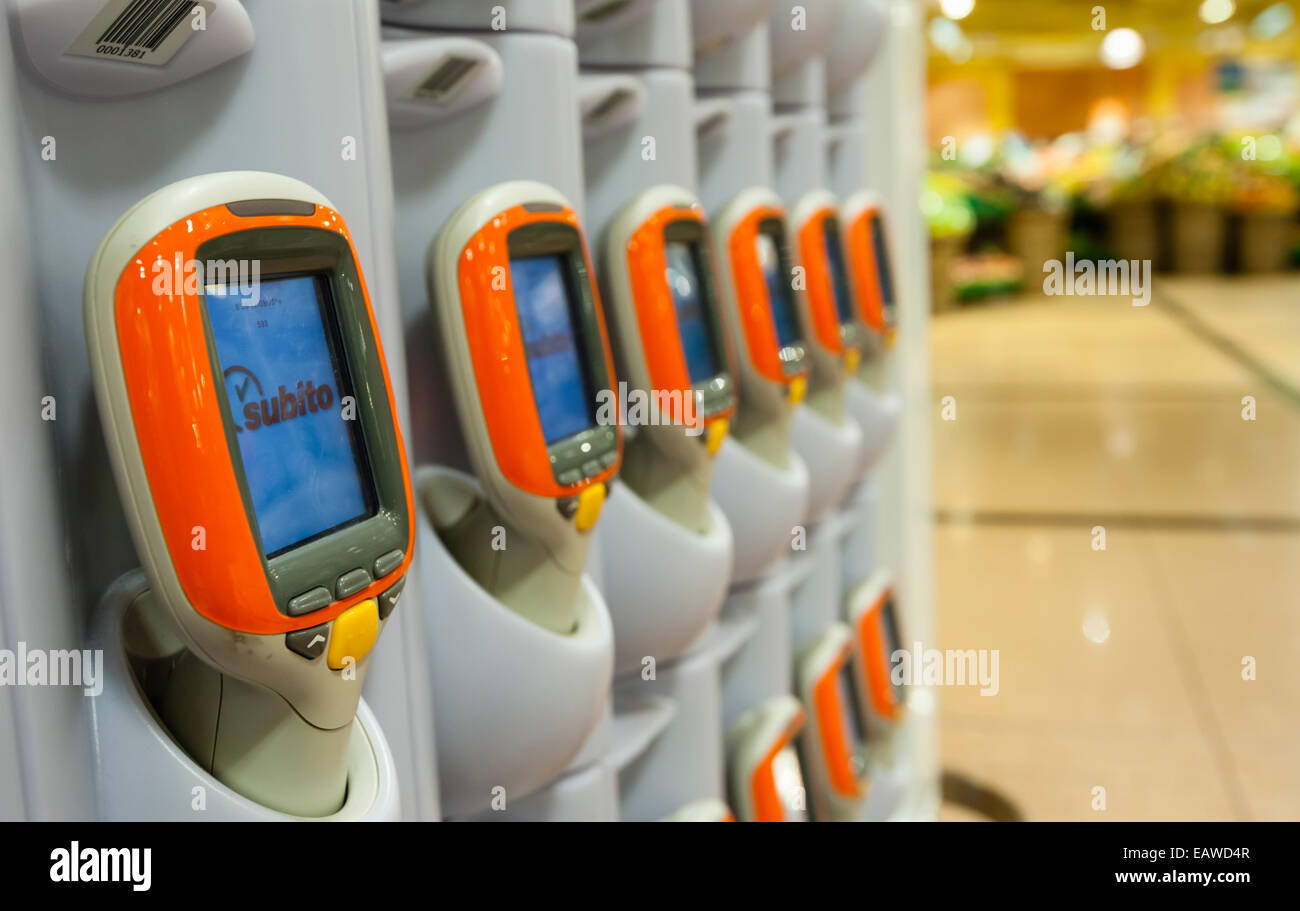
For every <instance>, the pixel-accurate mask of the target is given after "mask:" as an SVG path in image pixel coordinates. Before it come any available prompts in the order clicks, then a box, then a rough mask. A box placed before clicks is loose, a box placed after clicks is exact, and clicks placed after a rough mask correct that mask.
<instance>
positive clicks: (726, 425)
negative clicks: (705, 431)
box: [704, 418, 731, 455]
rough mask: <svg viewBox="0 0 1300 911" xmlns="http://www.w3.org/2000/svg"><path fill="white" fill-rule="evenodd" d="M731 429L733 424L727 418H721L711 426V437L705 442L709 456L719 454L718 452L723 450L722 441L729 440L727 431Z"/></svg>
mask: <svg viewBox="0 0 1300 911" xmlns="http://www.w3.org/2000/svg"><path fill="white" fill-rule="evenodd" d="M730 428H731V422H730V421H728V420H727V419H726V418H719V419H718V420H716V421H714V422H713V423H712V424H710V425H709V435H708V436H707V437H706V438H705V441H704V446H705V448H706V449H708V450H709V455H717V454H718V450H719V449H721V448H722V441H723V440H725V439H726V438H727V431H728V430H729V429H730Z"/></svg>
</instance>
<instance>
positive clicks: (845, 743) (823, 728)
mask: <svg viewBox="0 0 1300 911" xmlns="http://www.w3.org/2000/svg"><path fill="white" fill-rule="evenodd" d="M847 658H848V649H847V648H846V649H845V650H844V651H843V652H842V653H841V654H840V657H839V658H837V659H836V660H835V661H834V662H832V663H831V666H830V667H829V668H827V669H826V672H825V673H824V674H822V676H821V679H819V680H818V681H817V682H816V683H815V684H814V685H813V706H814V708H815V709H816V711H817V736H818V738H819V739H820V740H821V744H822V755H823V756H825V757H826V767H827V771H829V772H830V778H831V787H833V788H834V789H835V790H836V791H837V792H839V793H840V794H843V795H845V796H847V797H856V796H857V795H858V779H857V776H855V775H854V774H853V757H852V754H851V752H850V745H849V738H848V732H847V731H845V729H844V712H845V710H846V708H845V706H844V703H843V702H842V701H841V700H840V689H839V680H838V678H839V674H840V671H841V670H843V667H844V662H845V661H846V660H847Z"/></svg>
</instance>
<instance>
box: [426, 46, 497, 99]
mask: <svg viewBox="0 0 1300 911" xmlns="http://www.w3.org/2000/svg"><path fill="white" fill-rule="evenodd" d="M482 62H483V61H482V60H479V59H477V58H474V57H457V56H455V55H451V56H448V57H446V58H445V59H443V60H441V61H439V63H438V65H437V66H436V67H435V68H434V70H433V73H431V74H430V75H429V77H428V78H427V79H425V80H424V82H422V83H420V84H419V85H418V86H416V89H415V93H414V94H415V96H416V97H417V98H428V99H430V100H431V101H446V100H449V99H450V96H451V95H452V94H453V93H455V92H456V91H457V90H459V89H460V87H461V84H462V83H463V82H464V80H465V79H466V77H468V76H469V74H470V73H472V72H474V70H476V69H478V66H479V64H480V63H482Z"/></svg>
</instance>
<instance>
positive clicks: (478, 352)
mask: <svg viewBox="0 0 1300 911" xmlns="http://www.w3.org/2000/svg"><path fill="white" fill-rule="evenodd" d="M539 222H558V223H560V224H564V225H568V226H570V227H572V228H574V229H576V230H577V231H578V236H579V237H582V228H581V226H580V224H579V222H578V216H577V213H575V212H574V211H573V210H572V209H571V208H569V207H567V206H565V207H562V208H560V209H558V210H548V211H534V212H530V211H529V210H528V209H527V208H525V207H524V206H523V205H518V206H512V207H511V208H509V209H506V210H505V211H503V212H500V213H498V214H497V215H495V216H493V217H492V219H491V220H490V221H488V222H487V223H486V224H484V225H483V226H482V227H481V228H479V229H478V231H476V232H475V233H474V235H473V236H472V237H470V239H469V241H468V242H466V244H465V246H464V248H463V249H462V250H461V251H460V256H459V257H458V261H457V272H456V281H457V285H458V286H459V288H460V299H461V315H462V317H463V318H464V320H465V336H466V339H467V341H468V344H469V353H470V360H471V361H472V362H473V365H474V379H475V382H476V383H477V385H478V396H479V401H480V402H481V403H482V406H483V416H484V420H485V421H486V423H487V432H488V437H489V439H491V441H492V451H493V453H494V454H495V456H496V460H497V465H498V466H499V467H500V469H501V473H502V474H503V475H504V476H505V478H506V480H507V481H509V482H510V483H511V484H513V485H514V486H515V487H517V488H519V489H520V490H523V491H525V492H527V493H530V494H534V495H536V496H539V497H571V496H573V495H574V494H575V493H577V492H579V491H581V490H584V489H585V488H587V487H590V486H591V485H593V484H599V483H602V482H605V481H608V480H609V479H610V478H612V477H613V476H614V474H615V473H616V472H617V471H618V466H619V463H620V462H621V461H622V457H623V430H622V428H621V427H619V426H617V425H616V426H615V434H616V436H617V440H618V453H619V462H615V463H614V464H613V465H612V466H610V467H609V468H607V469H605V470H604V471H602V472H600V473H599V474H597V475H594V476H592V477H590V478H586V479H584V480H583V481H581V482H580V483H578V484H573V485H570V486H564V485H561V484H560V483H559V482H558V481H556V480H555V476H554V474H553V473H552V471H551V465H550V454H549V452H548V450H547V446H546V437H545V435H544V434H543V433H542V420H541V418H540V417H539V416H538V413H537V405H536V399H535V397H534V395H533V383H532V379H531V378H530V377H529V374H528V358H527V355H526V354H525V353H524V339H523V334H522V332H521V330H520V328H519V314H518V312H517V311H516V310H515V294H514V285H513V283H512V280H511V276H510V249H509V243H508V240H509V236H510V233H511V232H512V231H515V230H517V229H518V228H522V227H524V226H526V225H531V224H537V223H539ZM582 258H583V262H584V263H585V264H586V269H587V281H588V282H589V283H590V286H591V299H592V301H593V302H594V304H595V306H596V320H597V323H598V325H599V327H600V343H601V347H602V349H603V351H602V354H603V356H604V358H605V370H606V376H608V377H609V378H610V391H611V393H612V394H613V396H614V398H613V400H612V401H613V403H614V406H615V412H614V413H615V414H617V413H618V381H617V379H616V374H615V373H614V359H613V357H612V355H611V354H610V347H609V333H608V331H607V330H606V327H605V314H604V313H603V312H602V310H601V306H600V292H599V291H598V290H597V289H596V283H595V281H594V278H593V276H594V274H595V273H594V272H593V271H592V268H591V256H590V255H589V254H588V252H587V244H586V241H585V240H584V241H583V243H582ZM502 282H504V287H502V288H500V289H497V288H493V284H502ZM576 329H577V327H575V331H576ZM596 391H597V390H594V389H593V390H592V392H593V393H594V392H596Z"/></svg>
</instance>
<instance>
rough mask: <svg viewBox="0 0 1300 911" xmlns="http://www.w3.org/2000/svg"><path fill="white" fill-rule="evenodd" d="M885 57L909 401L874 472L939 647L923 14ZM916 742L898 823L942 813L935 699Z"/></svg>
mask: <svg viewBox="0 0 1300 911" xmlns="http://www.w3.org/2000/svg"><path fill="white" fill-rule="evenodd" d="M888 12H889V15H888V21H887V26H886V28H887V33H886V36H885V40H884V41H883V47H882V50H881V55H880V58H879V59H878V60H877V61H876V63H875V65H874V66H872V68H871V70H870V71H869V72H868V74H867V81H866V87H867V102H868V103H867V118H868V136H867V149H868V155H869V161H868V174H869V175H870V179H871V185H872V187H873V188H875V189H876V190H877V192H879V193H880V194H881V197H882V199H883V201H884V203H885V211H886V212H887V213H888V216H889V218H890V239H891V240H892V242H893V244H894V257H895V264H896V268H897V273H898V275H897V279H898V286H899V287H898V291H899V333H898V337H897V343H896V346H895V349H894V354H893V357H892V358H891V363H890V367H889V377H888V388H889V389H891V390H892V391H894V392H896V393H897V394H898V395H899V396H900V397H901V399H902V405H903V410H902V424H901V427H900V433H899V440H898V445H896V446H893V447H891V449H890V452H889V453H888V454H887V455H886V457H885V458H884V459H883V460H882V462H881V465H880V467H879V468H878V469H877V471H876V484H877V488H878V489H879V491H880V509H879V511H878V513H877V522H878V528H877V535H876V540H877V541H878V542H879V544H878V547H879V555H880V561H881V563H882V565H886V566H896V567H898V568H899V569H898V578H899V585H898V588H899V606H900V608H901V610H902V620H901V625H902V626H903V631H902V632H903V636H904V639H905V641H904V642H903V643H902V645H903V647H904V648H908V649H910V648H911V647H912V644H913V643H914V642H917V641H920V642H922V643H923V644H924V645H925V646H926V647H929V646H932V645H934V643H935V632H936V630H935V616H934V557H933V553H932V542H931V537H932V528H933V504H932V502H931V485H932V471H931V453H930V420H931V417H932V415H933V404H932V402H931V400H930V341H929V338H930V265H929V263H930V259H929V257H930V242H929V236H928V233H927V229H926V226H925V222H924V221H923V219H922V217H921V210H920V198H921V191H922V185H923V180H924V176H925V167H926V158H927V155H926V141H925V137H926V118H925V60H926V47H925V33H924V25H925V20H924V7H923V5H922V4H921V3H920V2H916V0H890V2H889V11H888ZM908 700H909V709H910V712H909V715H910V717H909V720H908V728H909V731H908V739H909V742H910V744H909V749H910V751H911V753H912V757H911V758H912V762H913V763H914V767H915V769H916V772H917V774H916V776H915V778H914V781H913V785H912V789H911V793H909V794H908V795H907V796H906V797H905V798H904V801H903V805H902V808H901V810H900V812H899V815H900V816H902V817H904V818H913V819H916V818H922V819H924V818H933V817H934V815H935V812H936V810H937V808H938V804H939V771H940V770H939V750H938V747H939V744H938V731H937V728H938V720H937V717H936V714H935V713H936V712H937V709H938V699H937V693H935V692H934V691H933V690H928V689H926V688H924V687H920V686H917V687H915V688H914V689H913V692H912V693H911V695H910V696H909V697H908Z"/></svg>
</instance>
